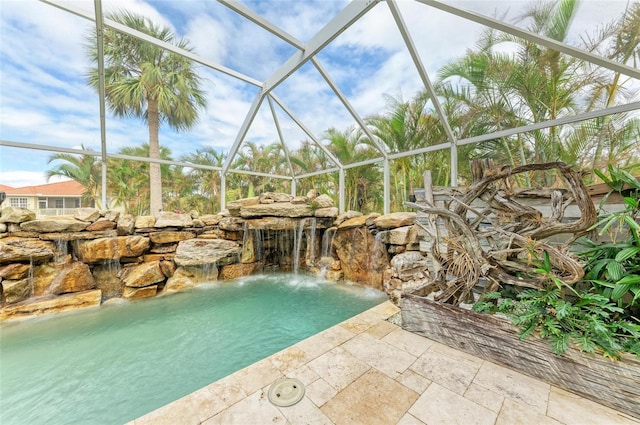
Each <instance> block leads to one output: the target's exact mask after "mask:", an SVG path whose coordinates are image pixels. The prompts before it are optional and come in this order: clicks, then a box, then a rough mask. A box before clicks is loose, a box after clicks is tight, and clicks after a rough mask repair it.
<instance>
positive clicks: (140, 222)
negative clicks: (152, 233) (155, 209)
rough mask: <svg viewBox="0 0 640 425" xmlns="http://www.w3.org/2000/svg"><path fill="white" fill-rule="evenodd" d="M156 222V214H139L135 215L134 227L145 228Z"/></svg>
mask: <svg viewBox="0 0 640 425" xmlns="http://www.w3.org/2000/svg"><path fill="white" fill-rule="evenodd" d="M155 224H156V216H154V215H139V216H137V217H136V221H135V226H134V227H135V228H136V229H147V228H149V227H154V226H155Z"/></svg>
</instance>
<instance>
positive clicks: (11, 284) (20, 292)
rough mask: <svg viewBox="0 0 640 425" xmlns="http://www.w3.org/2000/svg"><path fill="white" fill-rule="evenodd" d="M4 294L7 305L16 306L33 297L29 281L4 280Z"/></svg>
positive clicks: (26, 279)
mask: <svg viewBox="0 0 640 425" xmlns="http://www.w3.org/2000/svg"><path fill="white" fill-rule="evenodd" d="M2 292H3V295H4V302H5V303H6V304H15V303H17V302H20V301H23V300H26V299H27V298H29V296H30V295H31V285H30V284H29V279H28V278H25V279H20V280H3V281H2Z"/></svg>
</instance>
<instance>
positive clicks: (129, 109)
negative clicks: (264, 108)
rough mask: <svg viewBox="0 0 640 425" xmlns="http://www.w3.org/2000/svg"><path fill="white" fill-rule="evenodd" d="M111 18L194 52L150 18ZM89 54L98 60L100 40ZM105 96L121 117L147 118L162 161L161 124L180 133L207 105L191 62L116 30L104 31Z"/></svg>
mask: <svg viewBox="0 0 640 425" xmlns="http://www.w3.org/2000/svg"><path fill="white" fill-rule="evenodd" d="M108 18H109V19H112V20H114V21H116V22H118V23H120V24H123V25H126V26H128V27H130V28H132V29H135V30H138V31H141V32H143V33H145V34H148V35H150V36H152V37H154V38H157V39H159V40H161V41H164V42H166V43H171V44H173V45H175V46H177V47H179V48H181V49H183V50H187V51H191V50H192V49H191V48H190V47H189V43H188V42H187V41H186V40H185V39H180V40H177V39H176V36H175V35H174V34H172V32H171V30H170V29H169V28H166V27H161V26H158V25H156V24H154V23H153V22H152V21H151V20H150V19H148V18H145V17H143V16H141V15H137V14H134V13H131V12H127V11H119V12H117V13H113V14H110V15H109V16H108ZM87 47H88V54H89V58H90V59H91V61H92V62H93V63H97V61H98V51H97V37H96V34H95V33H92V34H91V35H90V37H89V43H88V45H87ZM104 61H105V69H104V75H105V95H106V101H107V104H108V107H109V109H110V110H111V111H112V112H113V113H114V114H115V115H116V116H118V117H135V118H140V119H142V120H144V121H145V122H146V123H147V125H148V129H149V158H151V159H159V158H160V143H159V139H158V132H159V128H160V124H161V123H166V124H168V125H169V127H171V128H173V129H175V130H177V131H181V130H188V129H190V128H191V127H193V125H194V124H195V123H196V120H197V118H198V112H199V110H200V108H203V107H204V106H205V104H206V102H205V98H204V92H203V91H202V90H201V88H200V86H201V81H202V80H201V78H200V77H199V76H198V75H197V74H196V72H195V69H194V66H193V63H192V62H191V61H190V60H189V59H187V58H185V57H183V56H179V55H177V54H175V53H171V52H168V51H165V50H163V49H161V48H159V47H156V46H154V45H152V44H149V43H147V42H144V41H141V40H139V39H137V38H135V37H132V36H130V35H127V34H123V33H120V32H117V31H115V30H112V29H108V28H107V29H105V30H104ZM88 82H89V84H90V85H91V86H92V87H94V88H95V89H96V90H97V89H98V86H99V77H98V70H97V68H94V69H92V70H91V71H90V72H89V75H88ZM149 183H150V191H149V196H150V201H149V202H150V209H151V213H152V214H156V213H158V212H159V211H161V210H162V177H161V173H160V164H158V163H151V164H150V166H149Z"/></svg>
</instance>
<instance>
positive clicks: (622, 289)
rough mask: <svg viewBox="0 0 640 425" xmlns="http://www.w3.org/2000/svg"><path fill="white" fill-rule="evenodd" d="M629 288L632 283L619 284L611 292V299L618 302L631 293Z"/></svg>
mask: <svg viewBox="0 0 640 425" xmlns="http://www.w3.org/2000/svg"><path fill="white" fill-rule="evenodd" d="M629 288H631V284H630V283H626V284H625V283H622V284H621V283H617V284H616V286H615V287H614V288H613V292H611V299H612V300H614V301H618V300H619V299H620V298H622V297H623V296H624V294H626V293H627V292H629Z"/></svg>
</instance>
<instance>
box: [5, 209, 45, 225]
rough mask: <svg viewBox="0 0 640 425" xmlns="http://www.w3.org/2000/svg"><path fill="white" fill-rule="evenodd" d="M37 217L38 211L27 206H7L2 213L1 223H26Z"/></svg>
mask: <svg viewBox="0 0 640 425" xmlns="http://www.w3.org/2000/svg"><path fill="white" fill-rule="evenodd" d="M35 219H36V213H35V212H33V211H30V210H28V209H26V208H18V207H6V208H3V209H2V212H1V213H0V223H24V222H25V221H31V220H35Z"/></svg>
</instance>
